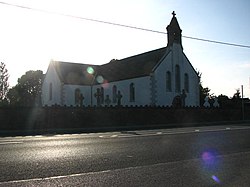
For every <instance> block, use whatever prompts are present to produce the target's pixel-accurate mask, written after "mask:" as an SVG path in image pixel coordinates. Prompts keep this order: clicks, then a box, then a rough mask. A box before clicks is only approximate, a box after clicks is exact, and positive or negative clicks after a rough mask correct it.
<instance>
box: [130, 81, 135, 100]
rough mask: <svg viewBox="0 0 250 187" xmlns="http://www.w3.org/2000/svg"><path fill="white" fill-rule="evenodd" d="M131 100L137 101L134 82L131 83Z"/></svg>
mask: <svg viewBox="0 0 250 187" xmlns="http://www.w3.org/2000/svg"><path fill="white" fill-rule="evenodd" d="M129 101H130V102H135V85H134V83H131V84H130V85H129Z"/></svg>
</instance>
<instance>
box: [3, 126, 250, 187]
mask: <svg viewBox="0 0 250 187" xmlns="http://www.w3.org/2000/svg"><path fill="white" fill-rule="evenodd" d="M0 166H1V167H0V186H216V185H219V186H221V185H222V186H249V185H250V128H249V127H248V126H240V125H237V124H235V125H230V126H226V125H224V126H216V127H203V128H201V127H200V128H183V129H181V128H179V129H157V130H142V131H123V132H108V133H89V134H72V135H70V134H68V135H47V136H24V137H21V136H20V137H4V138H0Z"/></svg>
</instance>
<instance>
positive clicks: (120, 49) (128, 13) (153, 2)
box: [0, 0, 250, 97]
mask: <svg viewBox="0 0 250 187" xmlns="http://www.w3.org/2000/svg"><path fill="white" fill-rule="evenodd" d="M2 2H5V3H10V4H15V5H20V6H26V7H32V8H34V9H42V10H46V11H47V12H42V11H37V10H31V9H24V8H18V7H14V6H9V5H6V4H3V3H2ZM249 10H250V1H249V0H237V1H235V0H220V1H218V0H204V1H198V0H189V1H188V3H187V1H185V0H119V1H117V0H105V1H103V0H8V1H7V0H3V1H0V24H1V26H0V61H1V62H4V63H5V64H6V66H7V69H8V72H9V75H10V78H9V82H10V86H14V85H16V84H17V80H18V78H20V77H21V76H22V75H24V74H25V72H27V71H29V70H42V71H43V73H46V71H47V68H48V65H49V63H50V61H51V60H60V61H66V62H75V63H84V64H105V63H108V62H109V61H110V60H111V59H122V58H126V57H129V56H133V55H137V54H140V53H144V52H147V51H151V50H154V49H158V48H161V47H165V46H166V45H167V35H166V34H161V33H155V32H148V31H143V30H137V29H131V28H126V27H120V26H114V25H110V24H104V23H97V22H92V21H86V20H84V19H78V18H73V17H68V16H62V14H64V15H65V14H67V15H72V16H75V17H84V18H90V19H96V20H101V21H106V22H113V23H117V24H123V25H130V26H134V27H140V28H146V29H151V30H156V31H160V32H166V26H167V25H168V24H169V23H170V21H171V18H172V12H173V11H175V13H176V17H177V20H178V22H179V25H180V27H181V29H182V35H183V36H188V37H195V38H201V39H208V40H215V41H221V42H228V43H234V44H240V45H246V46H250V11H249ZM48 12H57V13H59V14H52V13H48ZM182 45H183V49H184V53H185V54H186V56H187V57H188V59H189V61H190V62H191V63H192V65H193V67H194V68H195V69H196V70H197V71H199V72H201V73H202V76H201V81H202V85H203V87H208V88H210V89H211V93H213V94H214V95H216V96H218V95H220V94H223V95H227V96H228V97H232V96H233V94H234V93H235V92H236V89H240V88H241V85H243V87H244V97H250V48H247V47H245V48H244V47H234V46H228V45H221V44H215V43H209V42H202V41H198V40H192V39H188V38H185V37H183V38H182Z"/></svg>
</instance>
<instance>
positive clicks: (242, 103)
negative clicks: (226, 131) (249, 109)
mask: <svg viewBox="0 0 250 187" xmlns="http://www.w3.org/2000/svg"><path fill="white" fill-rule="evenodd" d="M241 109H242V120H244V119H245V114H244V98H243V85H241Z"/></svg>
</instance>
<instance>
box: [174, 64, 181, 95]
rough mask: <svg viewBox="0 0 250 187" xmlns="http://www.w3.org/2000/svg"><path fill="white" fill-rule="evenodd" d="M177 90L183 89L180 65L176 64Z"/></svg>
mask: <svg viewBox="0 0 250 187" xmlns="http://www.w3.org/2000/svg"><path fill="white" fill-rule="evenodd" d="M175 91H176V92H180V91H181V73H180V66H179V65H176V66H175Z"/></svg>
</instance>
